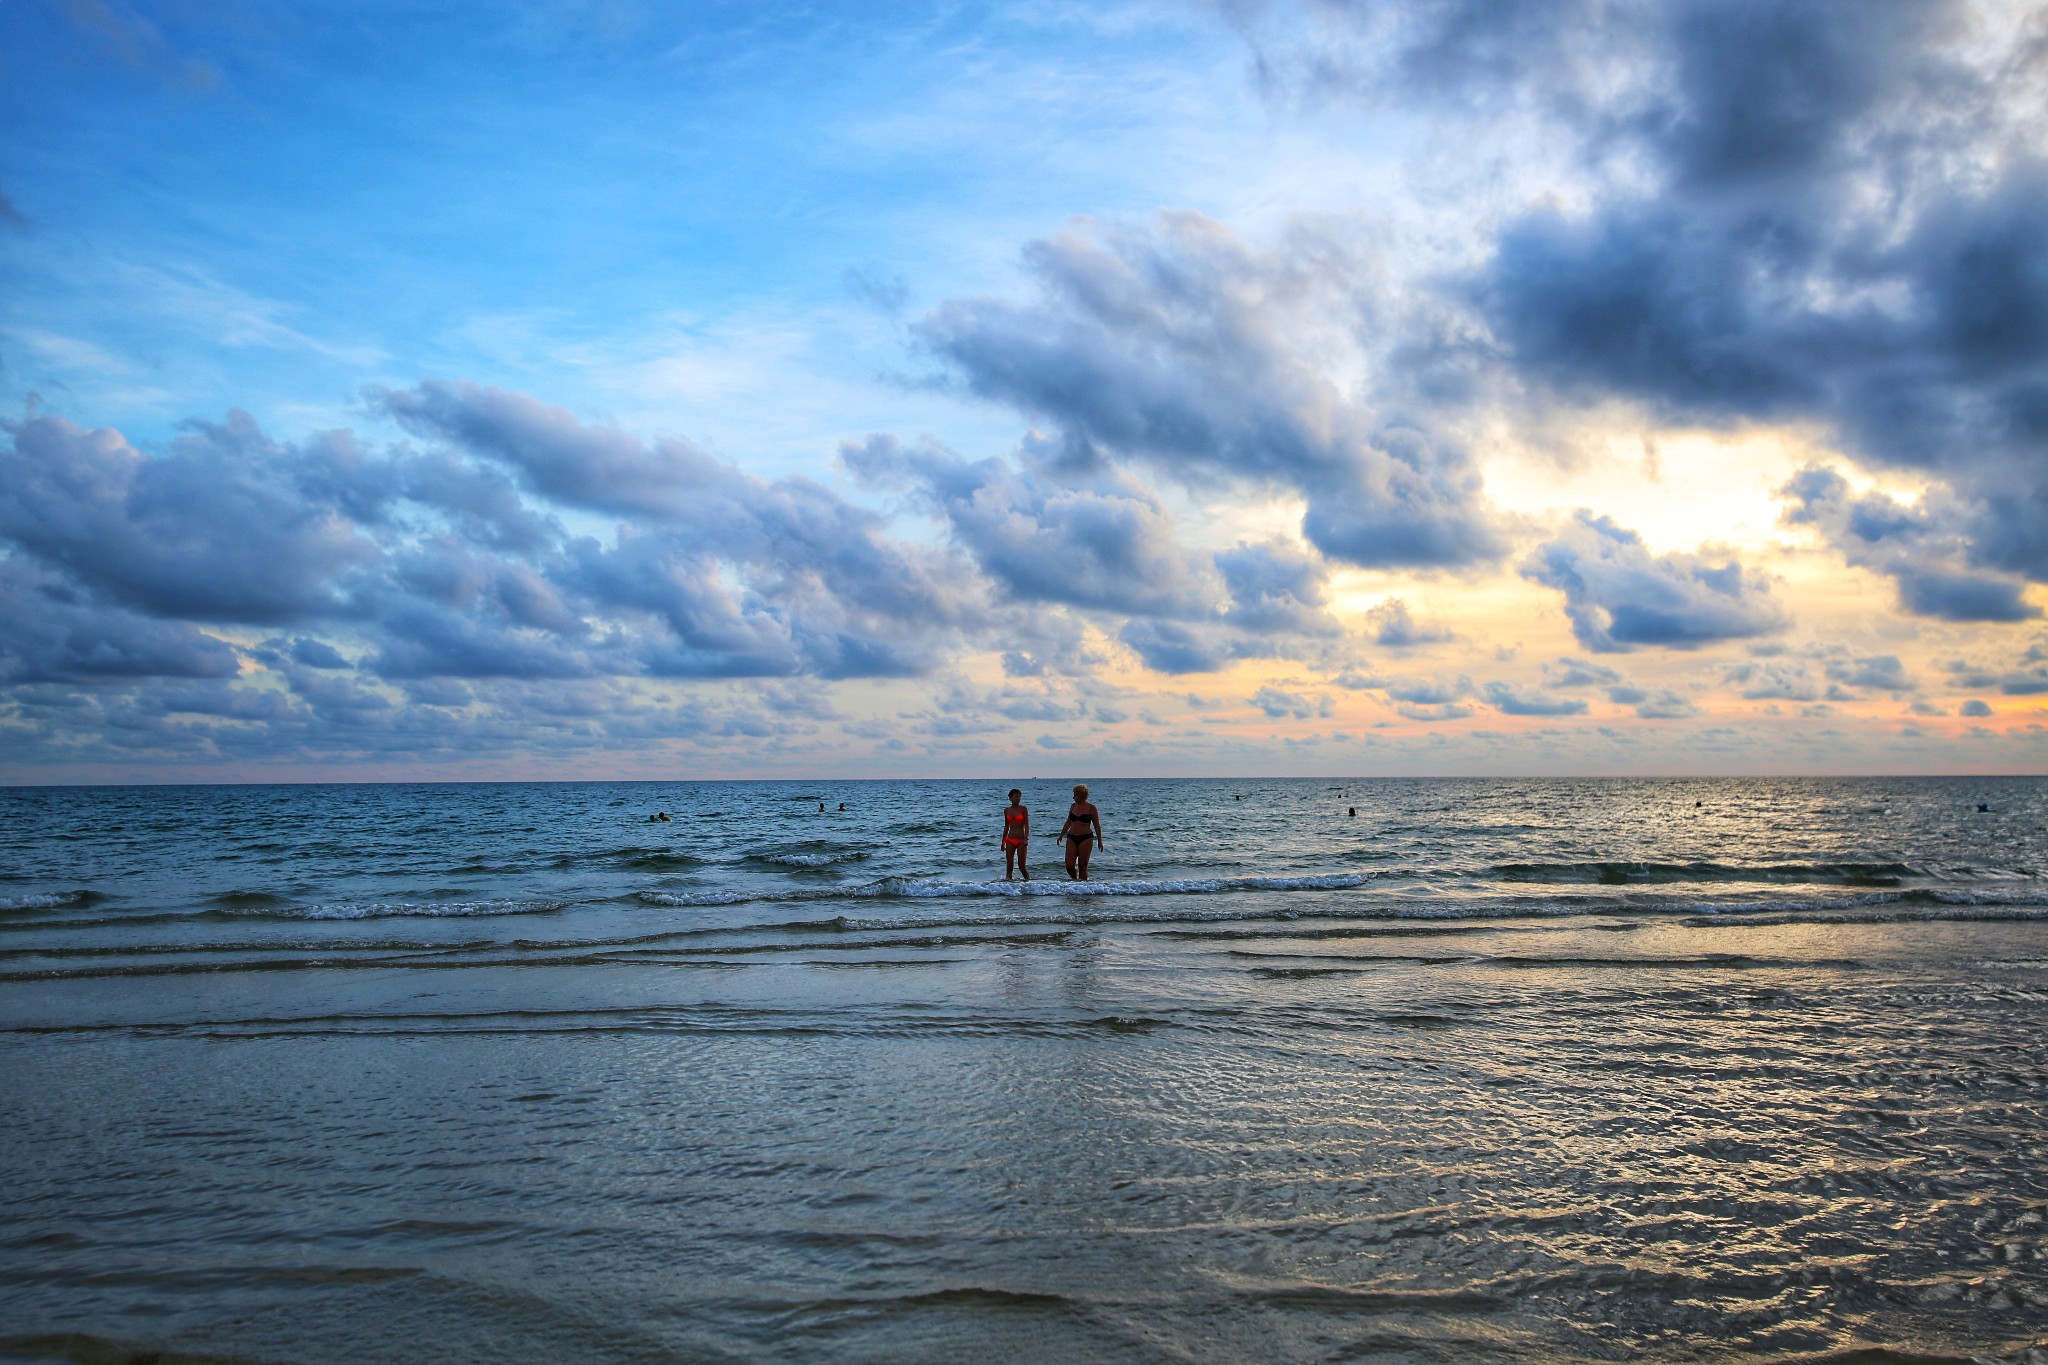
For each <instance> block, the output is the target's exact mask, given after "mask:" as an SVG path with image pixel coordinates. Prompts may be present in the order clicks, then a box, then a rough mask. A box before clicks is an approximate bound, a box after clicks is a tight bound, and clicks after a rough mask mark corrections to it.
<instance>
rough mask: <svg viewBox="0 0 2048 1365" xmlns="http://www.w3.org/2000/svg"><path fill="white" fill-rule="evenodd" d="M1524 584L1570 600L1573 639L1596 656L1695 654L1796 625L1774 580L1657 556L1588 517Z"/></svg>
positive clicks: (1536, 561)
mask: <svg viewBox="0 0 2048 1365" xmlns="http://www.w3.org/2000/svg"><path fill="white" fill-rule="evenodd" d="M1522 576H1523V577H1524V578H1527V579H1529V580H1531V581H1532V582H1536V583H1541V584H1543V585H1544V586H1546V587H1551V588H1556V589H1557V590H1558V591H1560V592H1562V593H1563V594H1564V598H1565V615H1566V616H1567V617H1569V618H1570V620H1571V625H1572V633H1573V634H1574V635H1576V636H1577V637H1578V640H1579V643H1580V644H1582V645H1584V646H1585V647H1586V648H1587V649H1590V650H1593V651H1594V652H1595V653H1618V652H1624V651H1627V650H1632V649H1638V648H1642V647H1645V646H1654V647H1658V648H1664V649H1696V648H1699V647H1700V646H1702V645H1710V644H1718V643H1720V642H1722V641H1725V640H1741V639H1748V638H1750V637H1752V636H1757V635H1765V634H1769V633H1771V632H1774V631H1779V630H1783V629H1785V628H1786V626H1788V625H1789V624H1790V620H1789V618H1788V617H1787V616H1786V614H1785V612H1784V609H1783V608H1781V607H1780V606H1779V605H1778V603H1777V602H1776V601H1774V600H1773V599H1772V598H1771V595H1770V582H1769V580H1768V579H1766V578H1764V577H1763V576H1761V575H1759V574H1757V573H1755V572H1752V571H1749V570H1745V569H1744V568H1743V567H1742V565H1741V564H1740V563H1739V562H1737V561H1736V560H1735V559H1733V558H1732V557H1731V558H1728V559H1726V560H1723V561H1721V562H1715V560H1713V559H1710V558H1707V557H1705V556H1703V555H1696V554H1692V555H1689V554H1667V555H1653V554H1651V553H1650V551H1649V548H1648V547H1647V546H1645V545H1644V544H1643V540H1642V537H1641V536H1639V535H1637V534H1636V533H1635V532H1633V531H1629V530H1625V529H1623V528H1622V527H1619V526H1616V525H1615V524H1614V523H1613V522H1612V521H1610V520H1609V519H1608V518H1606V517H1595V516H1593V515H1592V514H1591V513H1588V512H1581V513H1579V514H1578V516H1577V517H1576V518H1575V519H1574V520H1573V522H1572V523H1571V525H1570V526H1568V527H1567V528H1566V529H1565V531H1564V533H1563V534H1561V535H1559V536H1558V537H1557V538H1556V539H1554V540H1551V541H1549V542H1547V543H1545V544H1543V545H1541V546H1539V547H1537V549H1536V550H1535V552H1534V553H1533V554H1531V555H1530V557H1529V558H1528V560H1527V561H1525V562H1524V563H1523V565H1522Z"/></svg>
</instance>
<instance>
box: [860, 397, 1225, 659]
mask: <svg viewBox="0 0 2048 1365" xmlns="http://www.w3.org/2000/svg"><path fill="white" fill-rule="evenodd" d="M839 455H840V461H841V463H843V464H844V465H845V466H846V467H847V469H848V470H849V471H850V472H852V473H853V474H854V475H855V476H856V477H857V478H860V479H862V480H863V481H865V482H867V483H870V484H878V485H887V484H890V483H895V484H899V485H903V484H907V485H909V486H910V487H912V488H913V489H914V490H915V493H916V494H917V496H918V497H919V498H920V499H921V500H922V501H923V502H924V503H926V504H927V505H929V506H930V507H932V508H933V509H934V510H936V511H937V512H938V513H939V514H940V515H941V516H942V517H944V519H945V521H946V524H947V526H948V528H949V529H950V530H951V532H952V534H953V538H954V541H955V543H956V544H958V545H959V546H961V548H962V549H964V550H966V551H967V552H968V553H969V554H971V555H973V556H974V559H975V561H976V562H977V563H978V564H979V565H980V566H981V568H982V570H983V572H985V573H987V574H988V575H989V577H991V578H992V579H994V580H995V581H996V582H997V583H998V584H1000V585H1001V587H1002V588H1003V590H1004V591H1005V592H1006V593H1007V594H1008V595H1010V596H1011V597H1014V598H1016V599H1018V600H1020V601H1025V602H1059V603H1064V604H1066V605H1069V606H1076V607H1084V608H1090V609H1095V610H1106V611H1116V612H1123V613H1127V614H1132V615H1140V616H1168V617H1181V618H1200V617H1204V616H1207V615H1209V614H1210V613H1211V612H1212V611H1213V610H1214V607H1215V605H1216V603H1217V602H1218V601H1219V600H1220V599H1221V597H1222V595H1223V585H1222V582H1221V581H1220V580H1219V578H1218V576H1217V574H1216V572H1215V569H1214V568H1213V567H1212V566H1211V565H1209V564H1207V563H1205V562H1203V561H1202V559H1201V558H1200V557H1199V556H1196V555H1193V554H1190V553H1189V552H1187V551H1185V550H1183V549H1182V548H1181V546H1180V544H1179V541H1178V538H1177V534H1176V528H1175V526H1174V522H1173V517H1172V514H1171V513H1169V512H1168V511H1167V510H1166V508H1165V506H1164V505H1163V504H1162V503H1161V502H1160V501H1159V499H1158V498H1157V497H1156V496H1154V495H1153V494H1152V492H1151V491H1150V490H1148V489H1145V488H1142V487H1140V486H1139V485H1137V484H1136V483H1134V482H1132V481H1131V480H1129V479H1126V478H1122V477H1119V476H1117V475H1116V474H1114V473H1113V472H1110V471H1102V472H1101V473H1099V474H1098V476H1097V477H1095V478H1094V479H1091V480H1090V481H1089V482H1090V484H1091V485H1092V486H1083V487H1074V486H1063V485H1061V484H1058V483H1054V482H1052V481H1049V480H1047V479H1044V478H1040V477H1038V476H1036V475H1034V474H1033V473H1031V472H1029V471H1024V470H1019V469H1017V468H1015V467H1014V466H1012V465H1010V464H1008V463H1006V462H1004V461H1002V460H993V459H990V460H972V461H970V460H965V459H962V458H961V457H959V456H957V455H954V454H953V453H952V452H950V451H946V450H943V449H940V448H938V447H936V446H930V445H924V446H916V447H911V448H907V449H906V448H905V447H903V446H902V445H901V444H900V443H898V442H897V440H896V439H895V438H894V437H892V436H871V437H869V438H868V439H867V440H866V441H865V442H864V443H861V444H858V445H856V444H854V443H851V442H849V443H847V444H845V445H843V446H841V447H840V452H839Z"/></svg>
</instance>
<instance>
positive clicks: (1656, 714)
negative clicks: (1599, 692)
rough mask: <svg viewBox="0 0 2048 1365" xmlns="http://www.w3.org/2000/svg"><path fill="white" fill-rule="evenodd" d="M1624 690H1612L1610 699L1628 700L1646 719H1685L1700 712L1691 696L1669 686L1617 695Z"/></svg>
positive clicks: (1609, 694)
mask: <svg viewBox="0 0 2048 1365" xmlns="http://www.w3.org/2000/svg"><path fill="white" fill-rule="evenodd" d="M1622 690H1623V689H1621V688H1615V689H1613V690H1611V691H1610V692H1609V693H1608V699H1609V700H1610V701H1615V702H1621V701H1624V700H1626V701H1627V702H1628V703H1629V704H1630V705H1633V706H1634V707H1635V709H1636V714H1637V715H1638V716H1640V717H1642V718H1643V719H1644V720H1684V719H1686V718H1687V717H1688V716H1696V715H1698V714H1699V713H1700V708H1699V707H1697V706H1695V705H1694V704H1693V702H1692V699H1691V698H1690V697H1687V696H1685V695H1684V694H1682V693H1679V692H1674V691H1672V690H1671V689H1670V688H1668V687H1663V688H1659V689H1657V690H1656V691H1655V692H1650V693H1642V694H1637V695H1635V696H1631V697H1627V698H1623V697H1621V696H1619V695H1616V694H1617V693H1619V692H1621V691H1622Z"/></svg>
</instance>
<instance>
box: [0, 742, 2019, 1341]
mask: <svg viewBox="0 0 2048 1365" xmlns="http://www.w3.org/2000/svg"><path fill="white" fill-rule="evenodd" d="M1009 785H1010V783H1008V782H997V783H954V782H873V783H851V784H846V783H835V784H825V785H819V784H794V783H705V784H689V783H676V784H597V783H593V784H540V785H507V786H346V787H240V788H175V789H162V788H154V789H141V788H102V789H85V790H81V789H20V788H17V789H8V790H0V855H4V856H0V1096H4V1105H5V1108H4V1115H5V1117H4V1120H0V1122H4V1127H0V1358H5V1359H10V1360H13V1359H20V1360H47V1359H71V1360H79V1361H98V1360H121V1359H128V1358H130V1357H131V1355H140V1356H143V1357H147V1356H148V1355H149V1353H165V1354H163V1355H162V1356H161V1358H162V1359H174V1358H175V1359H187V1360H190V1359H199V1360H249V1361H308V1362H311V1361H333V1360H392V1361H448V1360H533V1361H556V1360H562V1361H577V1360H593V1361H607V1360H648V1361H656V1360H678V1359H682V1360H699V1359H712V1360H715V1359H725V1358H735V1359H761V1358H770V1359H811V1358H818V1357H833V1358H846V1359H872V1360H906V1359H908V1360H924V1359H930V1360H945V1359H957V1358H975V1357H991V1358H1023V1359H1046V1360H1090V1359H1101V1360H1174V1361H1181V1360H1198V1361H1206V1360H1233V1359H1244V1358H1255V1359H1262V1360H1403V1361H1406V1360H1413V1361H1438V1360H1442V1361H1463V1360H1528V1361H1540V1360H1558V1359H1577V1360H1672V1361H1690V1360H1712V1359H1722V1358H1726V1357H1727V1356H1729V1355H1730V1354H1733V1353H1737V1352H1740V1353H1745V1354H1753V1355H1758V1356H1762V1357H1766V1358H1779V1359H1785V1360H1811V1359H1834V1360H1840V1361H1844V1362H1846V1361H1849V1360H1857V1361H1870V1362H1878V1361H1901V1362H1903V1361H1909V1360H1927V1359H1933V1360H1956V1361H1961V1360H1968V1359H1972V1358H1980V1359H2007V1360H2014V1361H2022V1360H2024V1361H2030V1362H2032V1361H2041V1360H2048V1223H2044V1219H2048V1064H2044V1061H2043V1056H2042V1043H2043V1036H2044V1034H2043V1026H2044V1024H2048V782H2040V781H2033V780H2010V779H1993V780H1986V779H1970V780H1925V781H1906V780H1856V781H1787V780H1757V781H1732V780H1726V781H1668V782H1643V781H1570V782H1565V781H1559V782H1539V781H1384V780H1374V781H1355V782H1335V781H1327V780H1321V779H1318V780H1314V781H1308V780H1302V781H1284V782H1283V781H1214V782H1202V781H1114V780H1108V779H1104V780H1100V781H1096V782H1094V783H1093V785H1094V787H1095V799H1096V801H1097V802H1098V804H1100V806H1101V807H1102V810H1103V816H1104V822H1105V825H1106V827H1107V831H1108V840H1107V846H1106V847H1105V849H1104V850H1103V851H1102V852H1101V853H1100V854H1099V855H1098V858H1097V861H1096V867H1095V875H1096V878H1097V880H1096V881H1094V882H1092V883H1090V884H1089V885H1087V886H1085V887H1077V886H1072V885H1069V884H1068V883H1066V882H1065V881H1064V880H1062V879H1061V878H1060V873H1059V866H1058V864H1059V856H1058V851H1057V848H1056V846H1055V845H1053V844H1052V843H1051V841H1050V840H1049V839H1046V838H1044V837H1042V836H1043V835H1044V834H1046V833H1049V832H1050V831H1052V830H1053V829H1055V828H1056V827H1057V825H1058V822H1059V818H1060V815H1061V814H1062V813H1063V811H1064V808H1065V805H1066V785H1067V784H1066V783H1061V782H1052V781H1043V782H1039V781H1033V782H1027V783H1023V784H1022V785H1024V786H1025V788H1026V791H1027V798H1026V799H1027V801H1029V803H1030V804H1031V806H1032V807H1033V810H1034V813H1035V822H1036V824H1037V825H1038V828H1039V830H1040V831H1041V837H1040V838H1039V839H1038V840H1037V841H1035V845H1034V870H1035V871H1036V872H1037V873H1038V874H1039V876H1040V878H1041V880H1038V881H1034V882H1032V883H1029V884H1028V885H1027V884H1022V883H1009V884H1005V883H1002V882H1000V881H993V882H992V881H991V880H990V878H991V877H992V876H995V875H997V873H999V870H1000V865H1001V864H1000V854H999V853H998V852H997V851H996V840H997V838H998V836H999V834H1000V819H999V810H1000V807H1001V805H1002V804H1003V795H1002V791H1003V789H1004V788H1006V787H1007V786H1009ZM821 801H822V802H824V803H825V804H826V806H827V810H826V811H825V812H823V813H820V811H819V809H818V806H819V803H820V802H821ZM842 801H843V802H845V803H846V806H847V809H846V810H845V811H844V812H841V811H839V810H838V805H839V803H840V802H842ZM1980 806H1982V807H1984V809H1980V808H1979V807H1980ZM1354 807H1355V808H1356V810H1357V812H1358V813H1357V815H1356V816H1355V817H1353V816H1351V815H1349V814H1348V813H1347V812H1348V811H1349V810H1350V809H1351V808H1354ZM656 810H662V811H666V812H668V813H669V814H671V815H672V816H673V817H674V819H673V821H671V822H669V823H659V824H650V823H648V822H647V818H646V817H647V816H648V815H649V814H650V813H652V812H654V811H656Z"/></svg>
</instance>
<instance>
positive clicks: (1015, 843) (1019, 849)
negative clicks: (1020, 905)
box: [1003, 787, 1031, 882]
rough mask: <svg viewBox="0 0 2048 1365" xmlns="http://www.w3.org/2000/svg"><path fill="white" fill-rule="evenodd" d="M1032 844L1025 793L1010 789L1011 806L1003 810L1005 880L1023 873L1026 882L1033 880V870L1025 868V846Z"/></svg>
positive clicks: (1029, 815)
mask: <svg viewBox="0 0 2048 1365" xmlns="http://www.w3.org/2000/svg"><path fill="white" fill-rule="evenodd" d="M1030 842H1031V812H1030V811H1029V810H1027V809H1025V806H1024V793H1023V792H1021V791H1019V790H1018V789H1017V788H1015V787H1012V788H1010V804H1009V805H1007V806H1005V807H1004V808H1003V880H1004V881H1006V882H1007V881H1010V880H1012V879H1013V874H1015V873H1018V872H1022V873H1023V874H1024V880H1025V881H1027V882H1028V881H1030V880H1031V869H1030V868H1028V867H1026V866H1024V852H1025V845H1026V844H1028V843H1030Z"/></svg>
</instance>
